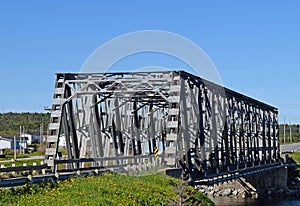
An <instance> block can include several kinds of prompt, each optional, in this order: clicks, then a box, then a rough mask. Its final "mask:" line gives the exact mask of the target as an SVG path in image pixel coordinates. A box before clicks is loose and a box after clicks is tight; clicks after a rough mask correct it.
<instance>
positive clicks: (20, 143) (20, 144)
mask: <svg viewBox="0 0 300 206" xmlns="http://www.w3.org/2000/svg"><path fill="white" fill-rule="evenodd" d="M21 146H22V126H20V142H19V147H20V154H22V148H21Z"/></svg>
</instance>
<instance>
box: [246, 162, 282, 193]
mask: <svg viewBox="0 0 300 206" xmlns="http://www.w3.org/2000/svg"><path fill="white" fill-rule="evenodd" d="M287 179H288V169H287V167H281V168H276V169H273V170H268V171H263V172H259V173H255V174H251V175H248V176H246V177H245V178H243V181H244V182H245V183H247V184H251V185H252V186H253V188H255V189H256V193H257V194H258V195H263V194H267V193H268V192H270V191H272V190H274V192H275V191H278V190H280V189H286V188H287Z"/></svg>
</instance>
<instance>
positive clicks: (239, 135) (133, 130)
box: [45, 71, 279, 180]
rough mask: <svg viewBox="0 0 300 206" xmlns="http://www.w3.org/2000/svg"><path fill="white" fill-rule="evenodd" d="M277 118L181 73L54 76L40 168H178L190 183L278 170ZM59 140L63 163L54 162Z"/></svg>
mask: <svg viewBox="0 0 300 206" xmlns="http://www.w3.org/2000/svg"><path fill="white" fill-rule="evenodd" d="M277 114H278V112H277V109H276V108H274V107H272V106H269V105H267V104H265V103H262V102H259V101H257V100H255V99H252V98H250V97H247V96H244V95H242V94H239V93H237V92H234V91H232V90H229V89H226V88H224V87H222V86H219V85H216V84H214V83H212V82H209V81H206V80H204V79H202V78H200V77H197V76H194V75H192V74H189V73H187V72H184V71H163V72H135V73H134V72H132V73H105V74H101V73H99V74H97V73H86V74H85V73H78V74H71V73H59V74H57V75H56V82H55V89H54V96H53V105H52V111H51V119H50V125H49V132H48V138H47V149H46V156H45V160H46V162H47V163H48V165H49V166H52V167H53V168H54V169H55V166H56V165H57V164H62V163H65V164H66V165H67V168H68V169H69V170H78V169H82V168H85V167H92V168H97V167H98V168H102V167H103V168H115V169H118V170H119V171H127V172H128V171H141V170H146V169H149V168H151V167H154V166H155V167H157V166H160V167H171V168H180V169H182V171H183V175H184V177H185V178H191V179H192V180H193V179H201V178H205V177H207V176H209V175H214V174H216V175H217V174H221V173H224V172H225V173H228V172H230V171H236V170H241V169H245V168H252V167H253V168H254V167H257V166H267V165H271V164H274V163H278V162H279V138H278V119H277ZM63 138H65V140H66V148H67V153H68V157H67V160H58V156H57V152H58V142H59V141H60V140H61V139H63ZM156 148H157V149H158V153H157V154H154V152H155V151H156V150H155V149H156ZM157 157H158V158H157Z"/></svg>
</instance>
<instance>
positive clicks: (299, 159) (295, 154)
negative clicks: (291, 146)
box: [289, 152, 300, 164]
mask: <svg viewBox="0 0 300 206" xmlns="http://www.w3.org/2000/svg"><path fill="white" fill-rule="evenodd" d="M289 157H290V158H292V159H293V160H294V161H295V162H297V163H298V164H300V152H293V153H291V154H289Z"/></svg>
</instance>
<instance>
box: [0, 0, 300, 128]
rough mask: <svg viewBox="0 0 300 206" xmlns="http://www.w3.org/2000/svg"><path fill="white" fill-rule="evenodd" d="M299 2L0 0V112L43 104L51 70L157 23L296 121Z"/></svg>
mask: <svg viewBox="0 0 300 206" xmlns="http://www.w3.org/2000/svg"><path fill="white" fill-rule="evenodd" d="M106 2H108V1H106ZM299 8H300V2H298V1H296V0H294V1H293V0H291V1H263V2H261V1H247V2H246V1H244V2H243V3H241V1H230V0H229V1H223V2H222V1H218V2H217V1H190V2H189V3H179V1H178V2H176V1H149V2H146V1H144V2H142V1H126V2H125V1H109V3H104V1H30V0H29V1H1V2H0V71H1V74H0V112H1V113H2V112H3V111H4V112H9V111H13V112H23V111H30V112H34V111H37V112H40V111H43V108H44V106H50V105H51V101H52V92H53V87H54V80H55V73H57V72H79V71H80V68H81V66H82V64H83V63H84V62H85V60H86V59H87V57H88V56H89V55H90V54H91V53H92V52H93V51H94V50H95V49H96V48H97V47H99V46H100V45H102V44H103V43H105V42H106V41H108V40H110V39H112V38H115V37H117V36H119V35H122V34H125V33H128V32H134V31H139V30H163V31H169V32H173V33H176V34H179V35H182V36H184V37H186V38H188V39H190V40H191V41H193V42H195V43H196V44H197V45H198V46H200V47H201V48H202V49H203V50H204V51H205V52H206V53H207V55H208V56H209V57H210V59H211V60H212V61H213V63H214V64H215V66H216V68H217V70H218V72H219V74H220V76H221V78H222V81H223V83H224V85H225V86H226V87H228V88H230V89H233V90H236V91H238V92H241V93H243V94H245V95H248V96H250V97H253V98H255V99H258V100H261V101H263V102H266V103H268V104H271V105H273V106H275V107H278V108H279V117H280V121H281V123H282V122H283V117H285V118H286V120H287V121H288V120H289V119H291V121H292V122H295V123H300V110H299V108H298V107H299V105H300V95H299V89H300V83H299V79H300V51H299V49H300V12H299ZM153 58H154V59H155V58H156V57H155V56H154V57H153ZM160 58H161V57H158V58H156V61H157V60H160ZM142 60H147V58H146V59H143V58H140V59H139V58H137V59H136V60H135V61H131V60H129V61H128V62H131V63H132V62H133V63H132V64H134V62H139V64H140V62H141V61H142ZM148 60H149V59H148ZM128 62H127V65H128ZM177 63H178V62H177ZM177 63H176V62H175V61H174V62H173V64H171V65H172V66H174V67H177V66H178V67H180V66H181V64H180V62H179V63H178V65H177ZM146 64H147V63H146ZM124 65H126V64H124ZM166 65H168V64H166Z"/></svg>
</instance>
